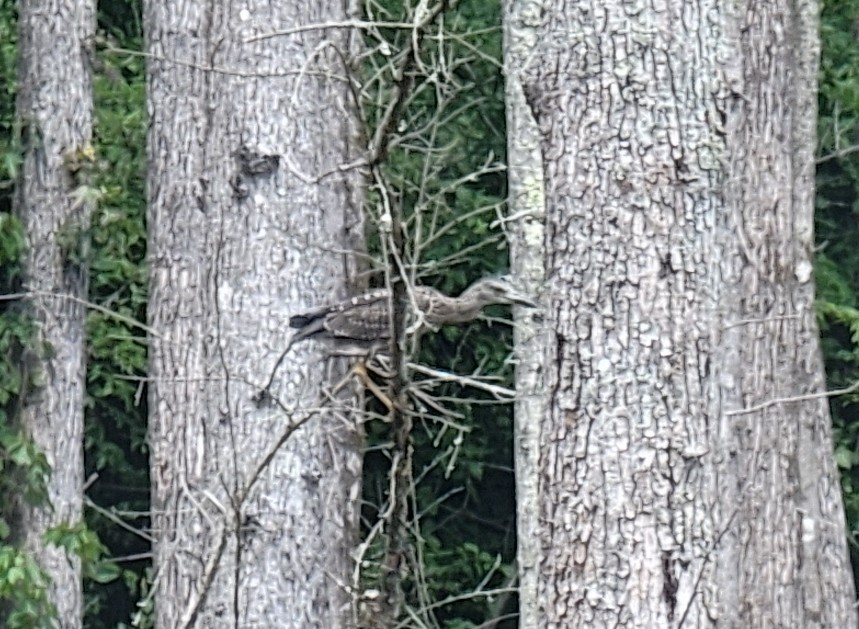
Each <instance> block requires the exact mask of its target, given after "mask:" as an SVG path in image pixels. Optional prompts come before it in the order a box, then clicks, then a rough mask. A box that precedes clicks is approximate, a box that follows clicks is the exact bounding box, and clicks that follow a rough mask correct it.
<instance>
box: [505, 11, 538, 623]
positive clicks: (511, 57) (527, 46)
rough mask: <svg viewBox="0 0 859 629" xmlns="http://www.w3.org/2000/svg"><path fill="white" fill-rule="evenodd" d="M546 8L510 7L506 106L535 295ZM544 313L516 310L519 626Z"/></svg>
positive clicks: (533, 501)
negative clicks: (535, 65) (530, 96)
mask: <svg viewBox="0 0 859 629" xmlns="http://www.w3.org/2000/svg"><path fill="white" fill-rule="evenodd" d="M539 18H540V12H539V3H537V2H508V3H507V4H506V5H505V7H504V67H505V70H506V71H505V78H506V82H505V105H506V109H507V185H508V189H509V198H508V216H509V220H510V228H511V229H510V232H509V233H510V266H511V269H510V270H511V273H512V274H513V275H514V276H515V277H516V283H517V284H518V285H520V286H521V287H522V288H524V289H525V291H526V293H528V294H530V295H540V294H541V293H542V292H543V289H544V286H545V281H546V271H545V264H544V263H545V260H544V257H543V251H544V249H543V243H544V240H545V227H544V222H545V203H546V200H545V193H544V190H543V163H542V159H541V153H540V132H539V129H538V128H537V124H536V122H535V120H534V117H533V115H532V114H531V110H530V109H529V108H528V105H527V103H526V102H525V94H524V93H523V91H522V83H521V77H520V75H519V72H518V69H520V68H523V67H526V65H527V62H528V59H529V58H530V56H531V54H533V51H534V48H535V45H536V43H537V40H536V37H537V26H539V23H540V20H539ZM541 316H542V315H541V313H539V312H538V311H535V310H533V309H524V308H521V309H520V308H516V309H515V310H514V318H515V321H516V326H515V328H514V347H515V348H516V403H515V409H514V440H515V447H514V449H513V452H514V457H515V467H516V503H517V504H518V505H521V506H522V507H524V508H519V509H518V513H517V519H516V529H517V540H518V544H517V549H516V551H517V552H516V562H517V564H518V568H519V570H518V572H519V625H520V626H521V627H538V626H540V620H539V618H540V614H539V608H538V606H537V581H538V579H537V570H538V569H539V559H540V545H539V538H538V537H537V532H538V525H537V518H536V517H535V515H536V513H537V511H536V510H535V506H536V505H537V504H538V502H539V494H538V484H537V479H538V477H539V453H540V449H539V447H540V446H539V443H540V434H539V428H540V422H541V421H542V418H543V417H544V416H545V414H546V411H547V406H546V393H545V379H546V374H545V359H544V357H545V353H546V351H545V343H546V337H545V334H542V333H541V322H540V318H541Z"/></svg>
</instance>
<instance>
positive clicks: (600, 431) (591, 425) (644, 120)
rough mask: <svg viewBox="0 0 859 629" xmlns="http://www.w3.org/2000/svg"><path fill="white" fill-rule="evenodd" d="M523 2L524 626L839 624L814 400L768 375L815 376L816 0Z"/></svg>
mask: <svg viewBox="0 0 859 629" xmlns="http://www.w3.org/2000/svg"><path fill="white" fill-rule="evenodd" d="M542 10H543V12H542V16H541V21H540V25H539V28H538V35H537V42H538V43H537V45H536V48H535V50H534V54H533V55H532V56H531V58H530V59H529V61H528V62H527V64H526V66H525V68H524V70H523V73H522V76H523V83H524V89H525V94H526V98H527V100H528V102H529V105H530V106H531V108H532V110H533V112H534V115H535V117H536V119H537V121H538V124H539V126H540V130H541V134H542V150H543V160H544V167H545V169H546V197H547V236H546V244H547V248H548V253H547V272H548V277H549V280H548V290H549V293H550V297H549V300H548V302H549V304H548V310H547V327H548V329H549V330H551V332H550V335H549V340H548V345H549V347H548V354H547V363H548V364H550V366H551V367H550V373H549V375H548V378H547V379H548V391H549V403H550V411H549V413H548V414H547V415H546V416H545V419H544V421H543V422H542V424H541V426H540V454H539V471H540V478H539V483H540V485H539V529H538V535H539V539H540V544H541V557H540V565H539V575H538V584H537V593H538V594H537V595H538V603H539V605H540V607H541V610H540V614H541V616H542V618H541V621H540V625H541V626H547V627H604V626H624V627H648V628H651V627H675V626H676V627H679V626H684V627H690V626H691V627H715V626H720V627H821V628H824V627H853V626H856V617H855V609H854V607H853V603H854V600H853V583H852V577H851V573H850V568H849V563H848V557H847V551H846V544H845V529H844V524H843V523H844V515H843V510H842V505H841V496H840V491H839V483H838V478H837V474H836V470H835V467H834V463H833V460H832V444H831V434H830V431H831V429H830V422H829V413H828V407H827V403H826V400H825V399H822V398H820V397H813V398H811V399H800V400H797V399H793V400H788V399H786V398H793V397H795V396H801V395H805V394H819V393H821V392H823V391H824V384H825V383H824V379H823V371H822V364H821V360H820V355H819V348H818V335H817V330H816V327H815V322H814V313H813V296H814V287H813V277H812V248H813V229H812V208H813V183H814V182H813V176H814V164H813V159H812V158H813V150H814V146H815V142H814V125H815V118H816V111H815V98H816V94H815V91H816V68H817V59H818V40H817V5H816V3H814V2H809V1H800V2H787V1H781V0H778V1H769V0H768V1H763V0H747V1H744V2H740V3H734V2H721V1H716V0H711V1H705V2H695V3H691V2H686V1H684V0H669V1H668V2H663V3H656V4H652V3H645V2H633V3H629V2H620V1H617V0H616V1H611V2H574V1H572V0H565V1H560V0H552V1H548V0H547V1H546V2H543V3H542ZM520 508H524V509H528V508H529V507H528V505H521V506H520Z"/></svg>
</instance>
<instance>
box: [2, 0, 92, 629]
mask: <svg viewBox="0 0 859 629" xmlns="http://www.w3.org/2000/svg"><path fill="white" fill-rule="evenodd" d="M18 12H19V13H18V32H19V39H18V42H19V43H18V56H19V65H18V100H17V115H18V120H19V121H20V124H21V125H22V130H23V132H24V133H23V139H24V142H25V147H24V161H23V164H22V166H21V177H20V181H19V184H18V187H17V191H16V199H15V207H16V212H17V213H18V214H19V215H20V216H21V218H22V220H23V223H24V226H25V229H26V237H27V253H26V257H25V260H24V272H25V275H26V277H25V286H26V289H27V290H29V291H31V292H32V295H31V297H29V298H28V300H27V302H28V304H27V305H28V308H29V310H30V312H31V313H32V316H33V318H34V319H35V321H36V323H37V326H38V332H37V337H36V341H37V342H38V343H40V344H44V345H43V347H45V348H46V351H45V352H44V356H43V358H42V359H41V360H40V364H39V365H37V366H36V367H37V369H38V370H39V371H40V372H41V373H42V377H41V378H40V379H41V380H42V381H43V383H44V386H41V387H40V388H38V389H36V390H34V391H32V392H30V393H29V394H28V395H27V396H26V397H25V398H24V400H23V404H22V407H21V415H20V417H19V420H20V422H21V425H22V426H23V428H24V430H25V431H26V432H27V433H29V435H30V436H31V437H32V439H33V441H34V442H35V443H36V445H37V446H39V448H41V449H42V451H43V452H44V453H45V455H46V457H47V460H48V463H49V464H50V465H51V468H52V474H51V477H50V480H49V481H48V485H47V489H48V498H49V500H50V505H49V506H46V507H32V506H28V505H20V510H19V511H18V513H17V514H16V520H17V521H16V528H18V529H19V530H18V535H19V536H20V537H21V538H22V540H23V542H24V544H25V545H26V548H27V549H28V550H30V551H31V552H32V553H33V555H34V557H35V558H36V560H37V561H38V562H39V564H40V565H41V566H42V567H43V568H44V569H45V571H46V572H47V574H48V576H49V577H50V579H51V585H50V586H49V592H48V595H49V598H50V600H51V601H52V602H53V603H54V604H55V605H56V608H57V611H58V623H59V626H60V627H80V626H81V622H82V620H83V590H82V583H81V568H80V561H79V560H78V558H77V557H76V556H69V555H68V554H67V553H66V552H65V551H64V550H58V549H57V548H54V547H49V546H47V545H46V544H45V542H44V539H43V536H44V534H45V532H46V530H47V529H49V528H50V527H53V526H56V525H58V524H67V525H73V524H77V523H78V522H79V521H80V520H81V518H82V516H83V418H84V395H85V391H86V382H85V358H84V356H85V354H84V328H85V315H86V310H85V307H84V305H83V303H84V300H85V299H86V293H87V282H86V269H85V265H86V264H85V258H86V244H87V243H86V241H87V237H86V234H87V228H88V225H89V211H90V207H89V206H88V204H86V203H82V202H81V201H80V199H79V197H77V196H75V194H74V193H75V191H76V189H77V188H78V186H79V185H81V184H82V178H81V177H80V175H81V172H80V171H79V170H78V169H79V168H80V167H81V165H82V163H83V162H85V161H86V159H87V156H88V155H90V151H91V146H90V140H91V137H92V77H91V68H90V63H89V58H88V52H87V51H88V50H89V49H90V46H91V41H90V40H91V38H92V36H93V35H94V33H95V3H94V2H90V1H88V0H81V1H73V0H52V1H51V2H42V3H36V2H19V3H18Z"/></svg>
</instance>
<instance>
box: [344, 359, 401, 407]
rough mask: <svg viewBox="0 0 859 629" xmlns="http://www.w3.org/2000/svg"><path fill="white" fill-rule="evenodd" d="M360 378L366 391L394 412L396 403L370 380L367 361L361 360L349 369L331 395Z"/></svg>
mask: <svg viewBox="0 0 859 629" xmlns="http://www.w3.org/2000/svg"><path fill="white" fill-rule="evenodd" d="M353 376H354V377H356V378H358V381H359V382H360V383H361V384H362V385H363V386H364V388H365V389H367V390H368V391H370V393H372V394H373V395H375V396H376V398H378V400H379V401H380V402H381V403H382V404H384V405H385V408H387V409H388V411H390V412H393V411H394V403H393V402H392V401H391V398H390V397H388V396H387V395H386V394H385V392H384V391H382V389H380V388H379V385H377V384H376V383H375V382H373V379H372V378H370V374H368V373H367V365H366V362H365V359H359V360H358V361H357V362H356V363H355V364H354V365H353V366H352V367H350V368H349V371H348V372H347V373H346V375H345V376H343V379H342V380H340V382H338V383H337V384H335V385H334V387H333V388H332V389H331V395H336V394H337V392H338V391H340V389H342V388H343V387H345V386H346V384H347V383H348V382H349V380H351V379H352V377H353Z"/></svg>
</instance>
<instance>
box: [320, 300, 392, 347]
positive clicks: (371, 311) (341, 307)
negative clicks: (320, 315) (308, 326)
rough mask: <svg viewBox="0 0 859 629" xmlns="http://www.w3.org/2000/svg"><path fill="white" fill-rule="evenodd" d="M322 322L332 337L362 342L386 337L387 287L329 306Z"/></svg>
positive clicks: (388, 332)
mask: <svg viewBox="0 0 859 629" xmlns="http://www.w3.org/2000/svg"><path fill="white" fill-rule="evenodd" d="M323 325H324V327H325V330H326V331H327V332H328V334H330V335H331V336H332V337H336V338H343V339H355V340H356V341H365V342H373V341H378V340H383V339H386V338H388V337H389V336H390V330H389V324H388V291H387V290H385V289H379V290H375V291H371V292H369V293H365V294H363V295H358V296H357V297H353V298H352V299H348V300H346V301H343V302H341V303H339V304H337V305H336V306H334V307H332V308H331V309H330V310H329V313H328V315H327V316H326V317H325V322H324V324H323Z"/></svg>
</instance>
